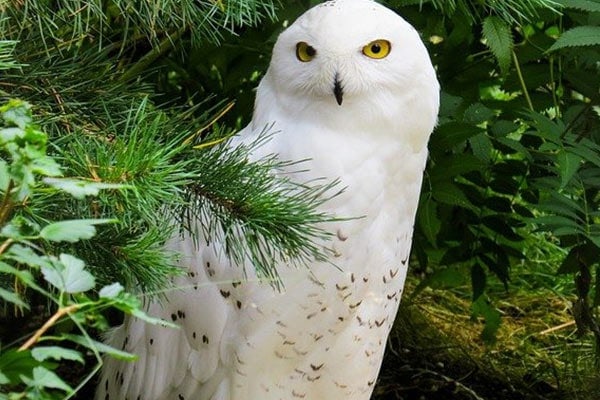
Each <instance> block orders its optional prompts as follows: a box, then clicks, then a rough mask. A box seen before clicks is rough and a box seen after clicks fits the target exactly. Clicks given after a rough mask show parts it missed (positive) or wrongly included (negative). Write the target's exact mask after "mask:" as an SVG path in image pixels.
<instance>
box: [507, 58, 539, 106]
mask: <svg viewBox="0 0 600 400" xmlns="http://www.w3.org/2000/svg"><path fill="white" fill-rule="evenodd" d="M512 56H513V62H514V63H515V69H516V70H517V76H518V77H519V82H520V83H521V89H522V90H523V95H524V96H525V100H526V101H527V105H528V106H529V109H530V110H531V111H535V110H534V109H533V103H532V102H531V98H530V97H529V92H528V91H527V85H525V79H523V73H522V72H521V66H520V65H519V59H518V58H517V53H515V52H514V50H513V52H512Z"/></svg>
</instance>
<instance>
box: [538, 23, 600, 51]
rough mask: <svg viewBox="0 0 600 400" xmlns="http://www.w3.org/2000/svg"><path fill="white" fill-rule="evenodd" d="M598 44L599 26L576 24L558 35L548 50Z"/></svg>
mask: <svg viewBox="0 0 600 400" xmlns="http://www.w3.org/2000/svg"><path fill="white" fill-rule="evenodd" d="M598 45H600V26H577V27H575V28H573V29H569V30H568V31H566V32H564V33H563V34H562V35H560V37H559V38H558V40H557V41H556V42H555V43H554V44H553V45H552V46H551V47H550V48H549V49H548V51H555V50H559V49H564V48H566V47H581V46H598Z"/></svg>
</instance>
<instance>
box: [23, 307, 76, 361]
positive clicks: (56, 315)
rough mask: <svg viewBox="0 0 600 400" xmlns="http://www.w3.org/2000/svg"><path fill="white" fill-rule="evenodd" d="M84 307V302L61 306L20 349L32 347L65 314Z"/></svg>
mask: <svg viewBox="0 0 600 400" xmlns="http://www.w3.org/2000/svg"><path fill="white" fill-rule="evenodd" d="M80 307H82V304H71V305H70V306H68V307H62V308H59V309H58V310H57V311H56V312H55V313H54V315H52V316H51V317H50V318H49V319H48V321H46V323H45V324H44V325H42V327H41V328H40V329H38V330H37V331H36V332H35V333H34V334H33V336H32V337H30V338H29V340H28V341H26V342H25V343H24V344H23V345H22V346H21V347H19V351H23V350H27V349H28V348H30V347H31V346H33V345H34V344H35V343H36V342H37V341H38V340H39V339H40V337H42V335H43V334H44V333H45V332H46V331H47V330H48V329H50V327H51V326H52V325H54V324H55V323H56V321H58V320H59V319H60V318H62V317H64V316H65V315H69V314H71V313H72V312H74V311H77V309H78V308H80Z"/></svg>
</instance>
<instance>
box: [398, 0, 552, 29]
mask: <svg viewBox="0 0 600 400" xmlns="http://www.w3.org/2000/svg"><path fill="white" fill-rule="evenodd" d="M427 3H431V4H432V5H433V7H434V8H435V9H436V10H439V11H440V12H442V13H443V14H446V15H448V16H452V15H453V14H454V13H456V12H461V13H463V14H464V15H466V16H468V17H470V19H471V20H472V21H473V22H480V21H481V20H483V19H484V18H485V17H486V16H488V15H496V16H498V17H500V18H502V19H503V20H504V21H505V22H507V23H508V24H521V23H523V22H531V21H532V20H533V19H534V18H535V17H537V16H538V10H541V9H549V10H552V11H554V12H557V13H558V10H559V9H560V7H561V5H560V3H559V2H557V1H554V0H504V1H498V0H484V1H478V0H449V1H447V0H399V1H396V4H399V5H401V6H405V5H415V4H419V5H423V4H427Z"/></svg>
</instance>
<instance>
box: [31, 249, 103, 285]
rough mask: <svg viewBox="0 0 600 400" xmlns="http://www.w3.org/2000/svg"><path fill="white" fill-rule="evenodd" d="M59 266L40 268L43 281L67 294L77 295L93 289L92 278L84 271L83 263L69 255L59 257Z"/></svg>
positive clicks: (93, 282) (93, 281)
mask: <svg viewBox="0 0 600 400" xmlns="http://www.w3.org/2000/svg"><path fill="white" fill-rule="evenodd" d="M59 259H60V264H55V265H53V267H42V274H43V275H44V279H46V281H47V282H48V283H50V284H52V285H53V286H55V287H56V288H58V289H59V290H61V291H64V292H67V293H79V292H85V291H87V290H90V289H91V288H93V287H94V284H95V280H94V276H93V275H92V274H90V273H89V272H88V271H86V270H85V269H84V268H85V263H84V262H83V261H82V260H80V259H78V258H76V257H73V256H71V255H69V254H61V255H60V258H59Z"/></svg>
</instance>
